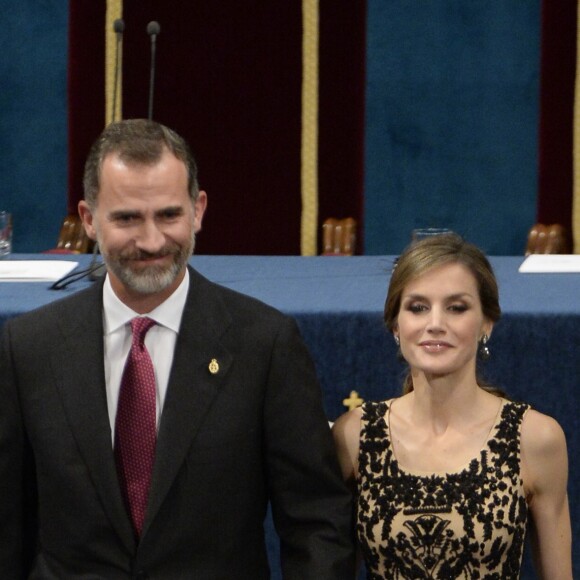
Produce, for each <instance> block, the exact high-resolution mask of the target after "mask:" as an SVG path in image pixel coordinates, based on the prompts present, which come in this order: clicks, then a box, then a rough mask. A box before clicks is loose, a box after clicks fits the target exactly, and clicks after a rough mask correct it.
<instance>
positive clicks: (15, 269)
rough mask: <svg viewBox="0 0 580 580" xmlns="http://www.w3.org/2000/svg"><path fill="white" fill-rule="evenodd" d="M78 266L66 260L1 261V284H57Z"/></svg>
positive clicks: (76, 263)
mask: <svg viewBox="0 0 580 580" xmlns="http://www.w3.org/2000/svg"><path fill="white" fill-rule="evenodd" d="M78 264H79V263H78V262H69V261H66V260H1V261H0V282H56V281H57V280H60V279H61V278H62V277H63V276H66V275H67V274H68V273H69V272H72V271H73V270H74V269H75V268H76V267H77V266H78Z"/></svg>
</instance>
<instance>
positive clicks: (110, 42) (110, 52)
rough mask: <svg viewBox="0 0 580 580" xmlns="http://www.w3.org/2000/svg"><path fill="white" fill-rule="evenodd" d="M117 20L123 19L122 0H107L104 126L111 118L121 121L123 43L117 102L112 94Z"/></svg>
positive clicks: (121, 46) (120, 54)
mask: <svg viewBox="0 0 580 580" xmlns="http://www.w3.org/2000/svg"><path fill="white" fill-rule="evenodd" d="M117 18H123V0H107V14H106V17H105V125H108V124H109V123H110V122H111V121H112V120H113V118H114V119H116V120H119V119H121V111H122V102H121V95H122V93H123V91H122V90H121V87H122V81H123V77H122V74H121V71H122V66H121V63H122V62H123V43H122V42H121V43H120V44H119V71H118V74H119V76H118V78H117V100H116V101H115V99H114V95H113V92H114V90H115V55H116V51H117V34H116V33H115V31H114V30H113V24H114V22H115V20H117ZM114 101H115V114H114V115H113V102H114Z"/></svg>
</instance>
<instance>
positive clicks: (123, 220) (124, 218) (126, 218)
mask: <svg viewBox="0 0 580 580" xmlns="http://www.w3.org/2000/svg"><path fill="white" fill-rule="evenodd" d="M135 219H136V218H135V216H134V215H117V216H115V221H116V222H117V223H119V224H130V223H131V222H133V221H135Z"/></svg>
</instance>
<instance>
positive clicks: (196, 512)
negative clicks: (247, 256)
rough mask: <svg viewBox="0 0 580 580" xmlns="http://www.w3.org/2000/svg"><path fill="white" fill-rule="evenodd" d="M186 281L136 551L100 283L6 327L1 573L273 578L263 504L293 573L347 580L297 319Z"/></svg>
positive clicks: (344, 497) (0, 423)
mask: <svg viewBox="0 0 580 580" xmlns="http://www.w3.org/2000/svg"><path fill="white" fill-rule="evenodd" d="M190 275H191V284H190V290H189V296H188V299H187V303H186V307H185V311H184V314H183V320H182V324H181V329H180V332H179V337H178V339H177V344H176V348H175V356H174V361H173V368H172V371H171V376H170V380H169V386H168V391H167V395H166V400H165V407H164V409H163V414H162V418H161V421H160V426H159V435H158V441H157V449H156V458H155V466H154V471H153V478H152V484H151V491H150V497H149V505H148V511H147V516H146V520H145V524H144V529H143V535H142V538H141V541H140V542H139V543H137V542H136V540H135V538H134V537H133V533H132V529H131V524H130V520H129V517H128V515H127V512H126V510H125V507H124V505H123V500H122V497H121V493H120V489H119V484H118V480H117V474H116V469H115V461H114V456H113V450H112V443H111V427H110V424H109V419H108V415H107V405H106V395H105V387H104V384H105V379H104V366H103V320H102V283H96V284H95V285H94V286H93V287H91V288H89V289H87V290H83V291H81V292H78V293H76V294H74V295H72V296H70V297H68V298H65V299H63V300H60V301H58V302H56V303H53V304H51V305H49V306H46V307H43V308H41V309H39V310H37V311H35V312H32V313H27V314H25V315H23V316H21V317H18V318H15V319H12V320H10V321H8V322H7V323H6V325H5V328H4V339H3V344H2V350H1V355H0V380H1V384H0V405H1V406H0V578H2V580H8V579H13V578H14V579H20V578H24V577H26V574H27V572H26V570H30V572H29V577H30V578H43V579H58V580H63V579H67V578H83V579H87V580H88V579H91V580H94V579H106V580H115V579H125V578H151V579H154V578H155V579H162V580H171V579H175V578H184V579H185V578H187V579H190V578H195V579H222V578H223V579H228V580H232V579H238V578H239V579H251V580H259V579H261V578H268V577H269V572H268V564H267V555H266V549H265V545H264V532H263V520H264V515H265V512H266V508H267V502H268V499H270V500H271V502H272V511H273V515H274V521H275V524H276V527H277V531H278V533H279V535H280V538H281V556H282V567H283V571H284V577H285V578H296V579H300V580H304V579H308V578H312V579H313V580H314V579H315V580H322V579H326V578H327V579H332V580H334V579H339V578H345V579H346V578H349V580H351V579H352V577H353V575H354V572H353V567H352V562H353V557H352V554H353V550H352V541H351V502H350V495H349V493H348V491H347V490H346V488H345V486H344V485H343V483H342V481H341V478H340V475H339V469H338V465H337V462H336V458H335V453H334V448H333V444H332V441H331V436H330V432H329V429H328V424H327V422H326V418H325V416H324V413H323V409H322V404H321V393H320V389H319V386H318V383H317V380H316V376H315V370H314V367H313V364H312V361H311V359H310V356H309V355H308V353H307V351H306V348H305V346H304V344H303V342H302V339H301V338H300V336H299V332H298V330H297V327H296V325H295V323H294V321H293V320H292V319H290V318H289V317H287V316H284V315H282V314H281V313H279V312H278V311H276V310H274V309H272V308H270V307H268V306H266V305H264V304H262V303H260V302H258V301H257V300H254V299H252V298H249V297H247V296H243V295H241V294H238V293H236V292H233V291H231V290H228V289H225V288H222V287H220V286H217V285H216V284H213V283H211V282H209V281H208V280H206V279H205V278H203V277H202V276H201V275H200V274H198V273H197V272H195V271H194V270H190ZM212 359H216V360H217V361H218V364H219V371H218V373H216V374H212V373H211V372H210V371H209V368H208V366H209V363H210V361H211V360H212ZM36 506H37V507H36ZM31 530H32V532H33V534H30V531H31ZM34 535H35V536H36V537H37V547H36V548H34V545H35V543H34V540H33V537H32V536H34ZM140 574H141V575H140Z"/></svg>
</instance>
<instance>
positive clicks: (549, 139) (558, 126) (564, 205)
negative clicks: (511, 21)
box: [538, 0, 577, 233]
mask: <svg viewBox="0 0 580 580" xmlns="http://www.w3.org/2000/svg"><path fill="white" fill-rule="evenodd" d="M576 12H577V2H576V0H558V1H557V2H555V1H554V0H543V3H542V57H541V69H540V73H541V76H540V131H539V176H538V221H539V222H540V223H544V224H553V223H560V224H562V225H563V226H565V228H566V230H567V231H568V232H569V233H571V231H572V199H573V160H572V147H573V116H574V77H575V73H576Z"/></svg>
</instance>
